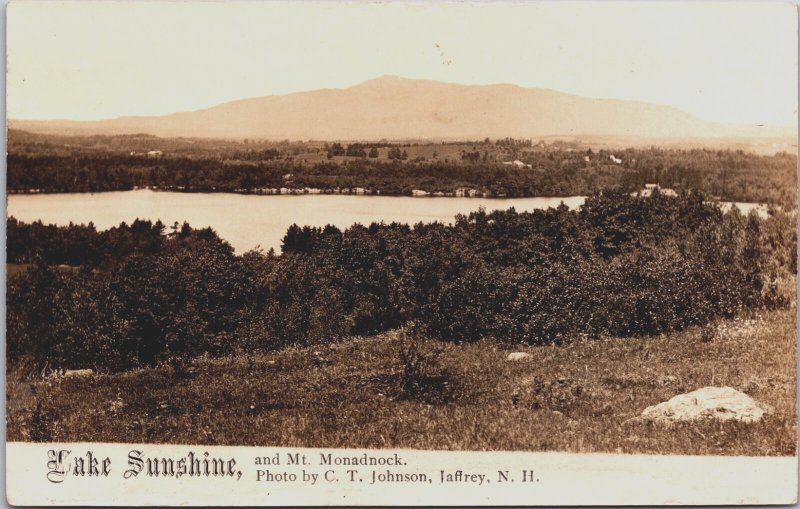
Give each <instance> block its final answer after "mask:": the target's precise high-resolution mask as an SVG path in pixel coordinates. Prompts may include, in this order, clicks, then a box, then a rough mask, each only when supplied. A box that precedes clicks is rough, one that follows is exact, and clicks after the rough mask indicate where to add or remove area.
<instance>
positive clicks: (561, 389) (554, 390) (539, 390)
mask: <svg viewBox="0 0 800 509" xmlns="http://www.w3.org/2000/svg"><path fill="white" fill-rule="evenodd" d="M529 390H530V406H531V408H532V409H534V410H540V409H546V410H553V411H557V412H563V413H566V412H568V411H570V410H572V409H574V407H575V406H577V405H578V404H579V403H580V402H581V401H583V398H584V396H585V395H586V391H585V390H584V387H583V385H582V384H581V383H579V382H577V381H575V380H571V379H569V378H566V377H558V378H556V379H555V380H550V381H545V380H544V379H543V378H542V377H540V376H536V377H534V378H533V380H532V382H531V384H530V389H529Z"/></svg>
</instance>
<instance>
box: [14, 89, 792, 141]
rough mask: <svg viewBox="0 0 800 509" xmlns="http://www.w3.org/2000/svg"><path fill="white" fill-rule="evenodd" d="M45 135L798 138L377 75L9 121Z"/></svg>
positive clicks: (565, 98)
mask: <svg viewBox="0 0 800 509" xmlns="http://www.w3.org/2000/svg"><path fill="white" fill-rule="evenodd" d="M8 127H9V128H13V129H21V130H26V131H30V132H38V133H43V134H83V135H91V134H133V133H146V134H153V135H155V136H162V137H196V138H260V139H276V140H277V139H294V140H302V139H315V140H380V139H386V140H398V139H442V140H444V139H483V138H485V137H489V138H493V139H496V138H505V137H515V138H531V137H541V136H553V135H571V136H575V135H588V136H597V135H600V136H634V135H635V136H644V137H666V138H716V137H769V136H796V133H795V131H794V129H792V128H789V127H775V126H764V127H757V126H737V125H728V124H720V123H715V122H709V121H706V120H702V119H699V118H697V117H695V116H693V115H691V114H689V113H687V112H685V111H683V110H680V109H679V108H676V107H673V106H666V105H659V104H653V103H647V102H644V101H634V100H622V99H595V98H588V97H583V96H578V95H573V94H567V93H564V92H560V91H557V90H552V89H546V88H525V87H521V86H519V85H515V84H512V83H498V84H490V85H464V84H458V83H447V82H441V81H435V80H418V79H411V78H403V77H399V76H395V75H383V76H379V77H377V78H373V79H370V80H366V81H364V82H361V83H359V84H356V85H353V86H351V87H346V88H326V89H317V90H308V91H303V92H294V93H289V94H283V95H268V96H261V97H251V98H243V99H237V100H233V101H228V102H225V103H221V104H218V105H215V106H211V107H209V108H204V109H198V110H194V111H185V112H175V113H170V114H166V115H158V116H146V115H139V116H123V117H117V118H112V119H106V120H90V121H76V120H17V119H9V120H8Z"/></svg>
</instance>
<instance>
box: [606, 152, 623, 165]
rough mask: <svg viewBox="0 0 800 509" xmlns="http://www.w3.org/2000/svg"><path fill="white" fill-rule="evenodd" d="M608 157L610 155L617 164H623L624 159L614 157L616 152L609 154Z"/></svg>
mask: <svg viewBox="0 0 800 509" xmlns="http://www.w3.org/2000/svg"><path fill="white" fill-rule="evenodd" d="M608 157H609V159H611V160H612V161H614V162H615V163H617V164H622V159H620V158H619V157H614V154H611V155H610V156H608Z"/></svg>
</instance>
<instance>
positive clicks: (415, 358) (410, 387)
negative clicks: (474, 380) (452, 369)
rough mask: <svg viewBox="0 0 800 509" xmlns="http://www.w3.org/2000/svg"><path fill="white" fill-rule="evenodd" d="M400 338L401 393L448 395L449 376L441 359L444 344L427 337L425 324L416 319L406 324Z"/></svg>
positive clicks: (417, 395) (403, 395)
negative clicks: (432, 341) (431, 340)
mask: <svg viewBox="0 0 800 509" xmlns="http://www.w3.org/2000/svg"><path fill="white" fill-rule="evenodd" d="M397 341H398V359H399V361H400V395H401V397H405V398H412V399H414V398H420V397H424V398H426V399H430V398H431V397H432V396H437V395H438V396H439V397H440V398H441V397H443V396H445V393H446V391H447V385H449V382H448V378H449V377H448V373H447V371H446V370H445V369H443V368H442V366H441V364H440V363H439V356H440V355H441V353H442V351H443V350H442V347H441V346H440V345H433V344H432V343H431V342H430V341H426V335H425V330H424V327H423V326H422V325H421V324H420V323H419V322H417V321H411V322H408V323H407V324H406V325H404V326H403V327H402V328H401V329H400V331H399V333H398V337H397ZM437 393H438V394H437ZM434 399H439V398H434Z"/></svg>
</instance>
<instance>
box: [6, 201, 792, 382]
mask: <svg viewBox="0 0 800 509" xmlns="http://www.w3.org/2000/svg"><path fill="white" fill-rule="evenodd" d="M7 228H8V259H9V262H17V263H28V264H30V266H29V268H28V269H27V270H26V271H25V272H23V273H21V274H19V275H17V276H14V277H11V278H10V279H9V281H8V292H7V327H8V329H7V352H8V359H9V361H10V362H22V361H25V362H30V363H32V364H34V365H36V366H38V367H39V368H40V369H41V368H44V367H47V368H50V369H52V368H82V367H93V368H95V369H108V370H123V369H129V368H132V367H136V366H147V365H152V364H155V363H159V362H182V361H183V360H185V359H188V358H191V357H194V356H198V355H224V354H228V353H234V352H238V353H245V354H247V353H248V352H254V351H258V350H271V349H276V348H280V347H283V346H287V345H298V344H299V345H309V344H315V343H322V342H334V341H337V340H339V339H341V338H345V337H349V336H353V335H367V334H374V333H378V332H381V331H386V330H389V329H392V328H396V327H398V326H400V325H402V324H404V323H408V322H409V321H415V322H418V323H420V324H421V325H422V326H423V327H425V328H426V329H427V330H428V333H429V334H430V335H431V336H433V337H436V338H439V339H442V340H446V341H455V342H469V341H474V340H477V339H480V338H486V337H494V338H497V339H498V340H500V341H510V342H517V343H526V344H547V343H560V342H565V341H570V340H572V339H576V338H579V337H587V338H597V337H602V336H605V335H613V336H620V337H626V336H633V335H642V334H644V335H656V334H660V333H663V332H668V331H672V330H680V329H682V328H684V327H687V326H689V325H694V324H705V323H708V322H710V321H713V320H715V319H717V318H721V317H733V316H736V315H738V314H740V313H741V312H742V311H743V310H746V309H762V308H779V307H783V306H786V305H787V304H788V303H789V302H790V298H791V295H792V293H793V292H794V286H793V283H792V281H793V275H794V274H795V273H796V270H797V267H796V257H795V254H796V235H795V219H794V216H793V215H791V214H787V213H784V212H781V211H780V210H774V211H772V214H771V215H770V217H768V218H766V219H762V218H759V217H758V216H757V215H755V214H751V215H749V216H742V215H741V214H740V213H738V211H736V210H735V209H734V211H733V212H730V213H723V212H722V211H721V210H720V209H719V208H718V207H717V206H716V205H713V204H710V203H709V202H707V201H705V200H704V198H703V196H701V195H699V194H696V193H682V194H681V195H680V196H677V197H671V196H667V195H664V194H662V193H659V192H655V193H653V195H652V196H650V197H640V196H631V195H630V194H628V193H626V192H604V193H595V194H593V195H591V196H589V198H588V199H587V201H586V203H585V205H584V206H583V207H581V208H580V209H579V210H569V209H568V208H567V207H564V206H562V207H559V208H556V209H548V210H537V211H534V212H529V213H528V212H526V213H520V212H516V211H515V210H514V209H509V210H506V211H496V212H492V213H486V212H484V211H479V212H475V213H471V214H470V215H468V216H459V217H457V218H456V220H455V222H454V224H452V225H445V224H441V223H432V224H423V223H420V224H416V225H407V224H398V223H392V224H377V223H373V224H370V225H359V224H355V225H353V226H351V227H350V228H348V229H346V230H344V231H342V230H340V229H338V228H336V227H333V226H328V227H325V228H310V227H301V226H297V225H295V226H292V227H291V228H289V230H288V231H287V233H286V235H285V237H284V239H283V249H282V251H283V252H282V254H280V255H276V254H275V253H273V252H269V253H263V252H260V251H251V252H248V253H244V254H242V255H236V254H234V252H233V249H232V248H231V246H230V245H229V244H227V243H226V242H225V241H224V240H222V239H220V238H219V237H218V236H217V235H216V234H215V233H214V232H213V231H212V230H210V229H203V230H195V229H193V228H191V227H190V226H189V225H177V224H176V225H172V226H169V227H167V226H165V225H163V224H160V223H155V224H153V223H150V222H147V221H136V222H134V223H133V224H131V225H126V224H122V225H120V226H119V227H118V228H112V229H110V230H107V231H97V230H96V229H95V228H94V227H93V226H92V225H83V226H76V225H71V226H68V227H56V226H47V225H43V224H41V223H34V224H24V223H20V222H19V221H17V220H15V219H14V218H9V219H8V221H7ZM60 264H66V265H70V266H73V268H72V269H70V270H64V268H63V267H58V265H60ZM75 267H77V268H75Z"/></svg>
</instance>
